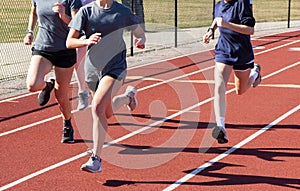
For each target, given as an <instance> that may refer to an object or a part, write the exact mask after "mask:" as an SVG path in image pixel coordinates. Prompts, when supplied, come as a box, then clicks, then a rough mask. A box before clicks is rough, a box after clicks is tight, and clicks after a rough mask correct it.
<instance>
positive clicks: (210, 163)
mask: <svg viewBox="0 0 300 191" xmlns="http://www.w3.org/2000/svg"><path fill="white" fill-rule="evenodd" d="M299 109H300V105H298V106H296V107H294V108H293V109H291V110H289V111H288V112H286V113H284V114H283V115H281V116H280V117H278V118H277V119H275V120H274V121H273V122H271V123H270V124H269V125H267V126H265V127H263V128H262V129H260V130H258V131H256V132H255V133H254V134H252V135H250V136H249V137H247V138H246V139H244V140H243V141H241V142H239V143H238V144H236V145H235V146H233V147H232V148H230V149H229V150H227V151H226V152H224V153H222V154H220V155H218V156H216V157H215V158H213V159H211V160H210V161H208V162H207V163H205V164H203V165H201V166H199V167H198V168H197V169H195V170H193V171H192V172H191V173H189V174H187V175H185V176H184V177H182V178H180V179H179V180H177V181H176V182H174V183H173V184H171V185H170V186H168V187H167V188H165V189H164V190H163V191H171V190H174V189H175V188H177V187H179V186H180V185H181V184H184V183H185V182H187V181H188V180H190V179H191V178H193V177H194V176H195V175H197V174H199V173H200V172H202V171H203V170H205V169H206V168H208V167H210V166H211V165H213V164H214V163H216V162H218V161H219V160H222V159H223V158H225V157H227V156H228V155H230V154H231V153H233V152H234V151H235V150H237V149H239V148H241V147H242V146H244V145H245V144H247V143H249V142H250V141H252V140H253V139H255V138H257V137H258V136H259V135H261V134H263V133H264V132H265V131H267V130H268V129H270V128H271V127H273V126H274V125H276V124H278V123H279V122H281V121H282V120H284V119H285V118H287V117H288V116H290V115H292V114H293V113H295V112H297V111H298V110H299Z"/></svg>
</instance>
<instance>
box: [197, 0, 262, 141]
mask: <svg viewBox="0 0 300 191" xmlns="http://www.w3.org/2000/svg"><path fill="white" fill-rule="evenodd" d="M214 18H215V19H214V20H213V22H212V24H211V27H210V28H209V29H208V31H207V33H206V34H205V35H204V36H203V41H204V42H205V43H209V41H210V37H211V36H212V34H213V32H214V31H215V30H216V29H217V28H218V29H219V32H220V36H219V38H218V42H217V44H216V46H215V51H214V52H215V62H216V66H215V100H214V110H215V118H216V123H217V126H216V127H214V129H213V132H212V136H213V137H214V138H215V139H217V140H218V143H227V142H228V138H227V136H226V131H225V112H226V101H225V92H226V86H227V83H228V80H229V77H230V75H231V71H232V70H233V71H234V76H235V78H234V79H235V87H236V93H237V94H238V95H241V94H243V93H245V92H246V91H247V89H248V88H249V87H250V86H251V85H252V86H253V87H256V86H257V85H258V84H259V83H260V82H261V75H260V66H259V65H258V64H254V54H253V49H252V45H251V42H250V35H252V34H254V25H255V19H254V17H253V15H252V11H251V9H250V4H249V0H227V1H226V0H221V1H219V2H218V3H217V4H216V6H215V15H214Z"/></svg>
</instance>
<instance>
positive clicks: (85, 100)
mask: <svg viewBox="0 0 300 191" xmlns="http://www.w3.org/2000/svg"><path fill="white" fill-rule="evenodd" d="M88 106H89V92H88V91H86V90H84V91H82V92H79V93H78V107H77V109H78V110H84V109H85V108H87V107H88Z"/></svg>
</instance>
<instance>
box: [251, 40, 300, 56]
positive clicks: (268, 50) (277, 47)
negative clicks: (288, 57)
mask: <svg viewBox="0 0 300 191" xmlns="http://www.w3.org/2000/svg"><path fill="white" fill-rule="evenodd" d="M298 42H300V40H295V41H292V42H289V43H286V44H283V45H280V46H276V47H274V48H270V49H267V50H264V51H261V52H257V53H256V54H255V56H256V55H260V54H264V53H266V52H271V51H273V50H277V49H279V48H283V47H286V46H289V45H292V44H295V43H298Z"/></svg>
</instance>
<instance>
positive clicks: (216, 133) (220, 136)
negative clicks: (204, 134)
mask: <svg viewBox="0 0 300 191" xmlns="http://www.w3.org/2000/svg"><path fill="white" fill-rule="evenodd" d="M212 137H213V138H215V139H217V141H218V143H219V144H225V143H228V139H226V138H225V133H224V132H223V131H222V130H221V129H220V128H218V127H215V128H214V129H213V131H212Z"/></svg>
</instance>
